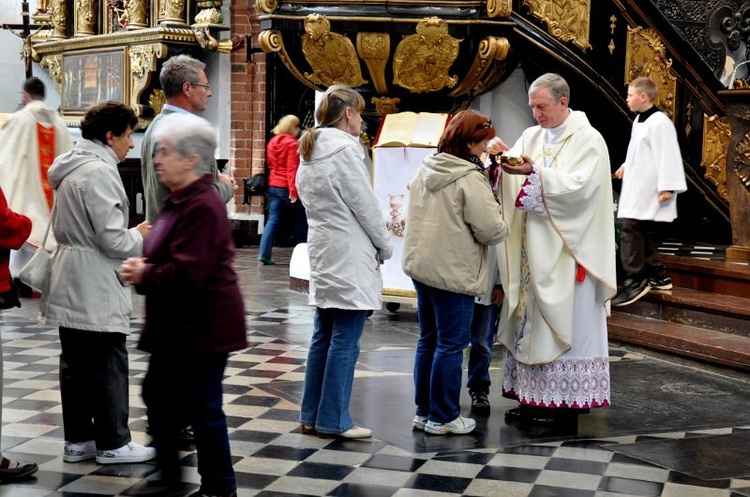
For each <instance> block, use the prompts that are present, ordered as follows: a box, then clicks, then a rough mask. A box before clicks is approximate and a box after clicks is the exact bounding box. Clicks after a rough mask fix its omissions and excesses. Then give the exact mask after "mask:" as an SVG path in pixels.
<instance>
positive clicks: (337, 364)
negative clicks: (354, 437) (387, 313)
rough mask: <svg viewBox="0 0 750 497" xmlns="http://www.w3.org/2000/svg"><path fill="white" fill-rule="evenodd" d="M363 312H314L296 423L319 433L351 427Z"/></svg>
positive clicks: (338, 310)
mask: <svg viewBox="0 0 750 497" xmlns="http://www.w3.org/2000/svg"><path fill="white" fill-rule="evenodd" d="M366 318H367V311H360V310H345V309H321V308H318V310H317V311H316V312H315V325H314V326H315V328H314V330H313V336H312V340H311V342H310V350H309V351H308V353H307V367H306V369H305V387H304V393H303V394H302V407H301V408H300V422H301V423H302V424H304V425H307V426H314V427H315V429H316V430H317V431H319V432H321V433H343V432H345V431H347V430H349V429H351V428H354V426H355V423H354V421H353V420H352V416H351V414H350V413H349V401H350V400H351V397H352V383H353V381H354V366H355V365H356V364H357V358H358V357H359V339H360V337H361V336H362V330H363V329H364V327H365V319H366Z"/></svg>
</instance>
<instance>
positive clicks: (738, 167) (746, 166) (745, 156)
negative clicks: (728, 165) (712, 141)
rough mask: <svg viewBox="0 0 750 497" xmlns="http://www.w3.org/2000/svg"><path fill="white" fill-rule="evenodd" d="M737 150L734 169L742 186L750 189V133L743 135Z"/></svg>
mask: <svg viewBox="0 0 750 497" xmlns="http://www.w3.org/2000/svg"><path fill="white" fill-rule="evenodd" d="M735 151H736V154H735V156H734V171H735V173H737V177H738V178H739V179H740V183H742V186H744V187H745V189H746V190H748V191H750V133H746V134H745V136H743V137H742V140H740V142H739V143H738V144H737V148H736V150H735Z"/></svg>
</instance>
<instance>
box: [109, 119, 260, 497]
mask: <svg viewBox="0 0 750 497" xmlns="http://www.w3.org/2000/svg"><path fill="white" fill-rule="evenodd" d="M154 136H155V139H156V141H157V143H158V146H157V148H156V153H155V156H154V164H155V165H156V174H157V175H158V177H159V181H161V182H162V183H164V185H166V186H167V188H169V190H170V193H169V196H168V197H167V201H166V203H165V205H164V208H163V209H162V210H161V212H160V213H159V216H158V217H157V218H156V221H155V222H154V227H153V230H152V232H151V235H150V237H149V238H148V239H147V242H146V243H145V244H144V250H143V255H144V258H131V259H128V260H127V261H125V263H124V264H123V266H122V276H123V278H124V280H125V281H127V282H128V283H130V284H134V285H136V289H137V290H138V292H139V293H142V294H144V295H146V323H145V327H144V329H143V332H142V333H141V340H140V343H139V345H138V346H139V348H140V349H142V350H144V351H146V352H150V353H151V359H150V362H149V368H148V372H147V373H146V378H145V380H144V383H143V399H144V401H145V403H146V407H147V409H148V421H149V425H150V428H151V432H152V435H153V436H154V446H155V447H156V450H157V462H158V464H159V466H160V469H161V471H162V482H161V484H162V485H163V486H166V487H179V486H181V484H180V465H179V462H178V446H179V435H180V429H181V428H182V427H183V426H184V425H185V424H186V423H188V424H190V425H191V426H192V427H193V430H194V432H195V444H196V448H197V451H198V473H200V475H201V489H200V494H199V495H204V494H205V495H207V496H220V497H228V496H234V495H236V494H235V491H236V482H235V477H234V471H233V469H232V459H231V454H230V451H229V438H228V433H227V424H226V417H225V415H224V411H223V409H222V385H221V381H222V378H223V376H224V368H225V367H226V363H227V358H228V355H229V352H232V351H235V350H239V349H244V348H246V347H247V338H246V334H245V312H244V307H243V303H242V296H241V294H240V289H239V286H238V284H237V275H236V274H235V272H234V270H233V269H232V260H233V258H234V245H233V242H232V233H231V226H230V223H229V220H228V218H227V211H226V207H225V206H224V204H223V202H222V201H221V199H220V198H219V197H218V196H217V195H216V192H215V190H214V189H213V187H212V186H211V182H212V179H211V175H210V174H209V173H210V169H209V167H210V164H211V159H212V158H213V152H214V149H215V148H216V135H215V131H214V129H213V127H212V126H211V125H210V124H209V123H208V122H207V121H205V120H204V119H202V118H200V117H197V116H193V115H190V114H187V115H186V114H180V115H176V114H175V115H170V116H167V117H165V118H163V119H162V120H161V121H160V122H159V126H158V128H156V129H155V130H154Z"/></svg>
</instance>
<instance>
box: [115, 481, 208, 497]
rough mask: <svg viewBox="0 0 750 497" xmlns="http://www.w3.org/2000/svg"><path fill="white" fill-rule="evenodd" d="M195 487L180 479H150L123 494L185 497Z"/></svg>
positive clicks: (130, 495) (144, 496)
mask: <svg viewBox="0 0 750 497" xmlns="http://www.w3.org/2000/svg"><path fill="white" fill-rule="evenodd" d="M194 488H195V485H191V484H189V483H183V482H179V481H177V482H166V481H164V480H149V481H145V482H141V483H138V484H136V485H134V486H132V487H130V488H129V489H127V490H126V491H125V492H123V494H122V495H127V496H128V497H185V496H186V495H187V494H188V493H189V492H190V491H191V490H193V489H194Z"/></svg>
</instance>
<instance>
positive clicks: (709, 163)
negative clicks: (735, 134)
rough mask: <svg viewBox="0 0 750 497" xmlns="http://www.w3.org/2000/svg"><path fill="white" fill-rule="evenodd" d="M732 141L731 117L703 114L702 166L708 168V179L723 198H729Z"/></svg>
mask: <svg viewBox="0 0 750 497" xmlns="http://www.w3.org/2000/svg"><path fill="white" fill-rule="evenodd" d="M731 142H732V128H731V126H730V125H729V118H727V117H719V116H716V115H714V116H711V117H708V116H705V115H704V116H703V152H702V158H701V166H703V168H705V170H706V175H705V177H706V179H708V180H709V181H711V183H713V184H714V185H716V191H717V192H718V193H719V195H720V196H721V198H723V199H724V200H727V201H728V200H729V192H728V190H727V151H728V150H729V146H730V144H731Z"/></svg>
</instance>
